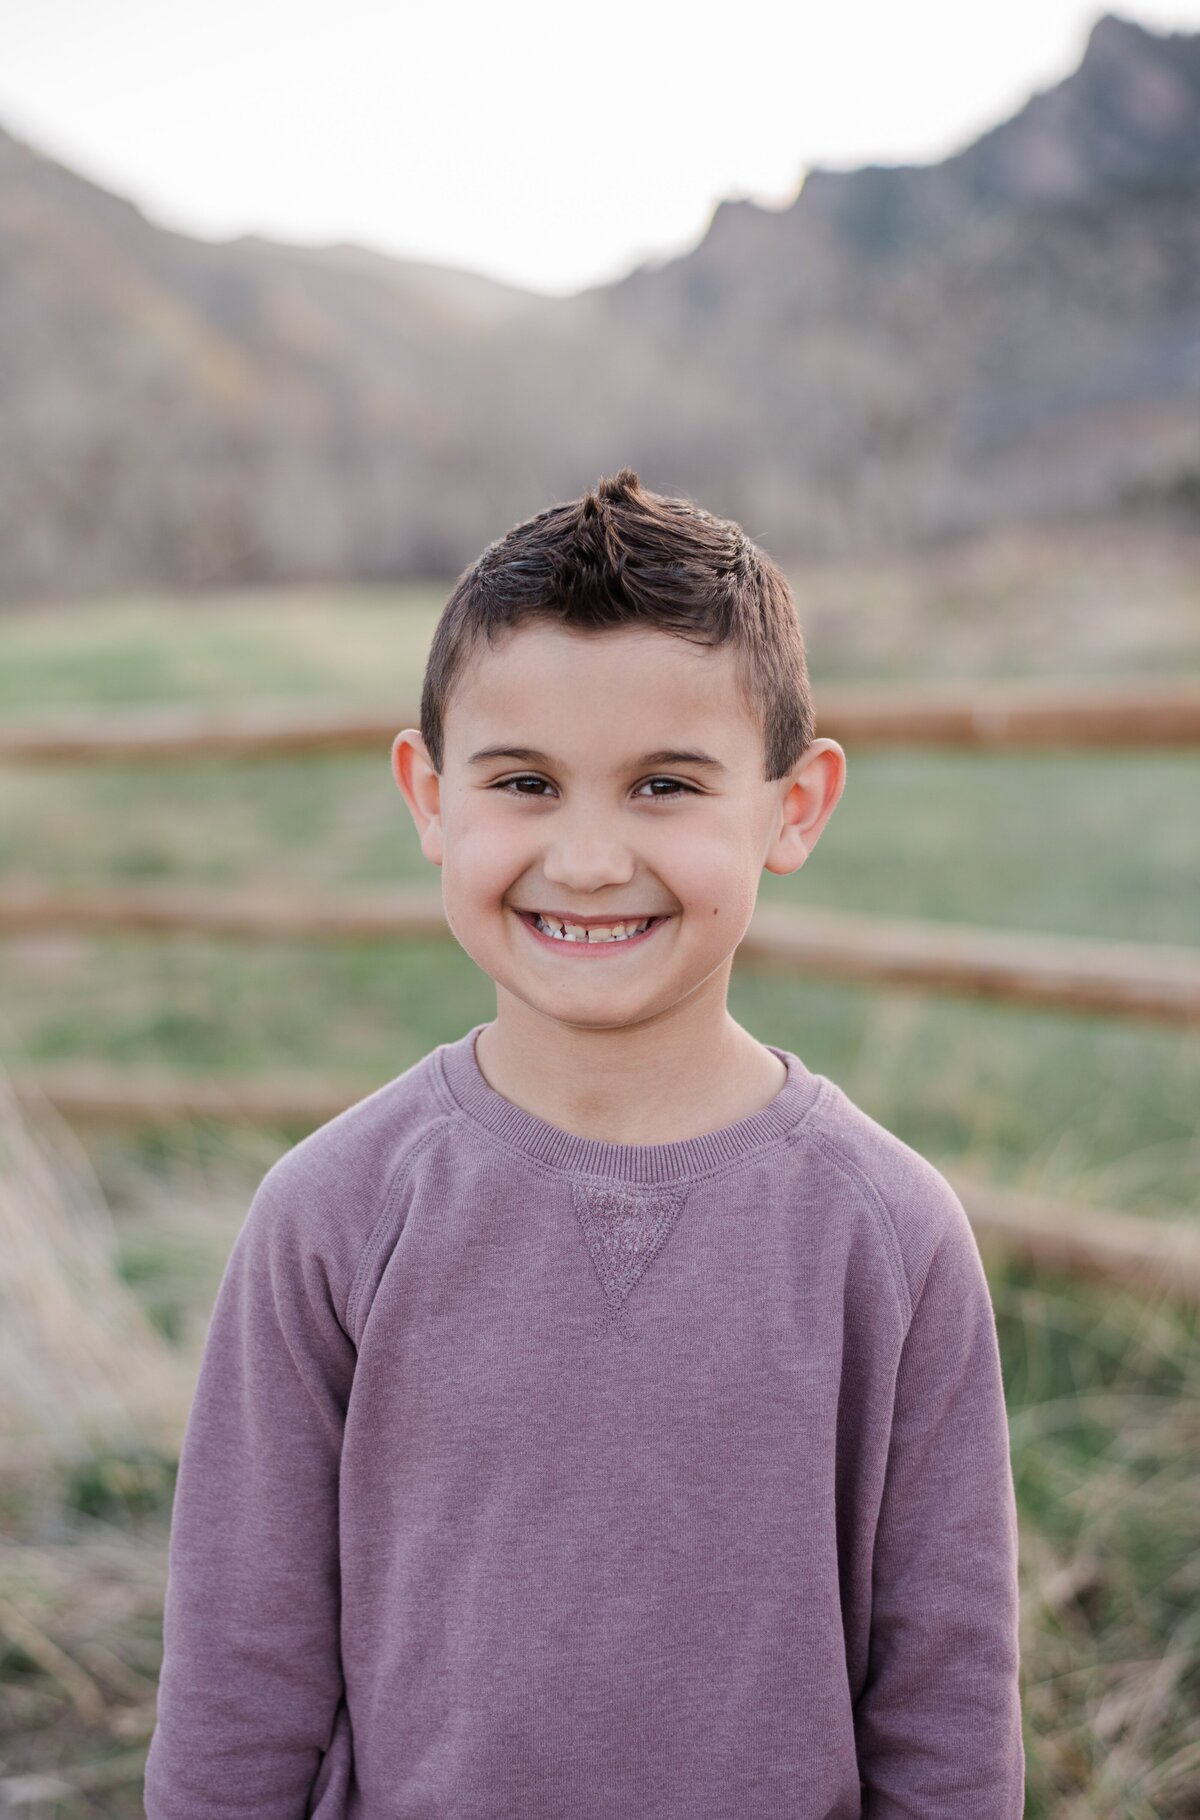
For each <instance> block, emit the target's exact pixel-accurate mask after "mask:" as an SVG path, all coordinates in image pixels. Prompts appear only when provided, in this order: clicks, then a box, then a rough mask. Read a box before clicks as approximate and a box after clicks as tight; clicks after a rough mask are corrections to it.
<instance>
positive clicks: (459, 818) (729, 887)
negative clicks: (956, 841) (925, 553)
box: [392, 469, 845, 1029]
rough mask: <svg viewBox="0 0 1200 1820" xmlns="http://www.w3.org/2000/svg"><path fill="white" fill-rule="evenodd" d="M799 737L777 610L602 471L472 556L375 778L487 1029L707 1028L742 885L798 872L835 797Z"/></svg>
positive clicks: (738, 558) (794, 681)
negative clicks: (430, 873)
mask: <svg viewBox="0 0 1200 1820" xmlns="http://www.w3.org/2000/svg"><path fill="white" fill-rule="evenodd" d="M813 722H814V716H813V706H812V699H811V695H810V692H809V685H808V675H807V669H806V664H805V654H804V643H803V637H802V634H801V631H800V626H799V623H798V620H797V618H796V611H795V606H794V604H793V601H792V596H791V591H790V589H789V588H788V585H787V582H786V580H785V579H784V577H783V575H782V574H781V573H780V571H779V570H778V569H777V568H776V567H775V565H774V564H773V563H772V562H771V561H770V560H769V559H768V558H767V557H766V556H765V555H764V554H763V553H762V551H760V550H758V549H757V548H756V547H755V545H754V544H752V543H751V542H750V541H749V539H748V538H747V537H746V535H745V533H744V532H743V531H742V530H741V529H740V527H739V526H737V525H735V524H732V523H730V522H727V521H724V520H721V519H716V518H714V517H712V516H711V515H710V514H709V513H707V512H703V511H701V510H700V509H699V508H698V507H696V506H694V505H692V504H691V503H690V502H689V501H687V500H680V499H667V498H663V497H661V496H659V495H657V494H654V493H648V492H644V491H643V490H642V488H641V487H640V485H639V483H638V479H637V476H636V474H634V473H633V472H632V471H631V470H629V469H624V470H622V472H621V473H620V474H618V475H616V476H615V477H614V478H612V479H608V480H602V481H600V482H599V483H598V484H597V486H596V487H595V488H594V489H593V491H592V492H590V493H588V494H587V495H586V496H585V497H584V498H582V499H579V500H575V501H573V502H572V503H571V504H569V505H564V506H555V507H553V508H551V509H550V510H549V511H546V512H542V513H540V514H539V515H538V517H536V518H534V519H531V520H529V521H528V522H527V523H525V524H522V525H518V526H516V527H515V528H514V529H513V530H511V531H509V532H508V533H507V535H506V536H504V537H502V538H500V539H499V540H498V541H497V542H496V543H494V544H492V545H490V546H489V547H488V549H487V550H485V551H484V553H483V555H482V556H481V557H480V558H479V559H478V561H477V562H476V563H474V564H473V565H472V567H471V568H470V569H468V570H467V571H466V573H465V574H464V575H463V576H462V577H461V578H460V580H459V582H458V584H457V586H456V587H455V589H454V592H453V594H452V595H451V597H450V599H449V601H448V602H447V604H446V607H445V609H444V611H443V613H442V617H441V620H440V621H439V624H438V627H437V630H436V632H435V633H434V638H433V643H432V646H431V648H430V654H429V660H428V664H427V667H426V674H425V685H424V690H423V694H422V702H421V730H420V732H417V731H416V730H415V729H413V728H408V729H406V730H405V731H404V732H403V733H401V734H399V735H398V736H397V739H396V741H395V745H394V747H393V755H392V763H393V770H394V772H395V776H396V779H397V782H398V783H399V785H400V788H401V789H402V791H403V792H404V795H405V798H406V800H407V801H408V804H409V807H410V809H411V811H412V814H413V818H414V820H415V822H416V824H417V827H418V830H419V832H420V836H421V845H422V850H423V851H424V853H425V855H426V857H427V858H428V859H430V860H432V861H433V862H434V863H435V864H437V865H439V866H440V867H441V868H442V888H443V899H444V903H445V908H446V914H447V918H448V921H449V923H450V926H451V929H452V930H453V932H454V934H455V935H456V937H457V938H458V940H459V942H460V943H461V944H462V946H463V947H464V948H465V949H466V950H467V952H468V953H469V954H470V955H471V956H472V958H473V959H474V960H475V961H476V962H477V963H478V964H479V965H480V966H481V967H482V968H483V969H484V971H485V972H487V973H489V974H490V975H491V977H492V978H493V979H494V980H495V982H496V985H497V989H498V996H499V1008H500V1010H503V1009H504V1005H505V997H504V995H505V994H508V995H510V997H511V998H512V999H515V1000H520V1001H521V1002H522V1003H523V1004H524V1005H525V1006H526V1007H527V1008H529V1009H532V1010H534V1011H536V1012H539V1013H541V1014H542V1015H543V1016H546V1017H550V1018H552V1019H554V1020H556V1021H558V1022H560V1023H561V1022H565V1023H568V1024H571V1025H573V1026H584V1027H589V1028H597V1029H599V1028H603V1029H614V1028H624V1027H626V1026H628V1025H630V1024H632V1023H640V1022H644V1021H646V1020H647V1019H652V1018H655V1017H659V1016H662V1015H665V1014H666V1013H668V1012H670V1011H672V1010H673V1009H676V1008H679V1007H681V1006H683V1005H685V1004H686V1005H689V1006H691V1007H693V1008H696V1009H700V1010H703V1008H704V1007H707V1008H708V1009H710V1010H716V1009H719V1011H720V1015H721V1016H724V1015H725V1012H724V1005H725V995H726V990H727V985H728V976H729V970H730V966H731V964H732V958H733V952H734V949H735V948H736V947H737V944H738V942H740V940H741V939H742V936H743V935H744V934H745V931H746V928H747V926H748V924H749V920H750V916H751V914H752V912H753V909H754V902H755V898H756V895H757V890H758V880H759V878H760V876H761V874H762V871H763V868H764V867H766V869H767V870H769V871H772V872H777V873H788V872H794V871H795V870H796V869H797V868H798V867H800V866H801V865H803V863H804V861H805V859H806V858H807V856H808V853H809V851H810V850H811V848H812V847H813V845H814V844H815V842H816V839H817V837H818V835H819V834H820V831H821V829H822V827H823V826H824V824H825V822H826V821H827V820H828V817H829V815H830V814H831V813H832V811H833V808H834V806H835V804H836V802H837V799H838V797H839V795H840V794H841V789H842V785H843V783H844V777H845V756H844V754H843V752H842V749H841V747H840V746H838V745H837V744H836V742H834V741H833V740H829V739H815V738H814V736H813ZM647 919H649V927H648V928H647V929H646V930H645V931H644V932H641V931H640V928H639V926H640V925H641V924H642V923H643V922H646V921H647ZM564 925H565V926H564ZM597 967H599V969H600V971H599V972H597Z"/></svg>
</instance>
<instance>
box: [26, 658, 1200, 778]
mask: <svg viewBox="0 0 1200 1820" xmlns="http://www.w3.org/2000/svg"><path fill="white" fill-rule="evenodd" d="M816 706H817V731H818V733H819V734H821V735H824V736H828V737H830V738H833V739H836V740H839V741H840V742H842V743H843V744H845V745H852V746H855V747H860V746H878V745H887V746H895V745H910V746H959V747H984V748H990V749H997V748H1003V747H1023V746H1036V747H1039V748H1045V747H1076V748H1086V747H1093V748H1094V747H1099V748H1101V749H1103V750H1105V751H1107V750H1110V749H1111V748H1112V747H1114V746H1125V747H1128V746H1137V747H1164V746H1165V747H1180V746H1196V745H1200V682H1197V681H1184V682H1161V683H1160V682H1143V683H1137V684H1130V683H1125V684H1122V685H1121V686H1120V687H1100V686H1098V685H1097V686H1090V687H1087V688H1083V687H1080V688H1075V689H1064V688H1063V686H1062V684H1061V683H1060V682H1057V681H1048V680H1043V679H1041V678H1037V679H1024V680H1021V681H1014V682H995V681H987V682H970V683H962V682H956V683H949V682H948V683H943V684H938V685H936V686H935V685H926V686H924V687H922V688H917V689H914V688H912V687H911V686H909V685H907V684H906V685H904V686H903V687H901V686H892V687H886V688H885V687H880V686H876V687H870V688H867V687H862V686H859V687H854V688H850V687H844V686H838V685H831V686H830V687H829V688H818V689H817V691H816ZM417 724H418V714H417V709H416V707H415V706H414V705H411V704H410V706H409V707H408V708H407V710H402V709H401V708H398V707H396V706H393V705H391V704H389V703H380V704H378V705H377V706H370V705H368V706H364V707H359V708H348V707H347V706H346V704H345V702H336V701H333V702H331V701H312V702H308V703H305V704H304V705H303V706H300V707H298V706H297V705H296V703H295V701H294V700H289V701H287V702H277V703H271V702H258V703H251V704H250V705H248V706H247V707H245V708H239V709H236V710H234V709H226V710H217V709H211V708H204V709H202V708H193V707H190V706H188V707H182V706H181V707H153V708H122V709H119V710H116V709H114V710H112V711H110V712H109V713H107V714H105V715H80V714H71V715H62V716H54V717H39V719H37V720H28V721H24V722H22V721H17V720H12V719H8V720H5V721H0V759H8V760H12V761H17V760H20V761H26V760H36V761H37V762H39V763H74V762H78V761H80V760H86V761H88V762H89V763H99V762H107V763H117V764H139V763H141V764H148V763H153V762H156V761H158V760H160V759H163V758H170V759H196V758H220V759H231V758H236V759H247V758H280V757H289V756H293V755H298V754H314V753H329V752H361V751H383V752H386V751H387V750H388V749H389V747H390V746H391V743H392V740H393V739H394V738H395V736H396V734H397V733H398V732H399V731H400V728H401V727H412V726H416V725H417Z"/></svg>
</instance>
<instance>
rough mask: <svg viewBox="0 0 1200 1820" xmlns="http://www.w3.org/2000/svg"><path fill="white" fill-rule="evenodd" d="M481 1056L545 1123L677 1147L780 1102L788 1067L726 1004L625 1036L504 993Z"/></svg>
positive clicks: (503, 1087) (481, 1039)
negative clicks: (568, 1020)
mask: <svg viewBox="0 0 1200 1820" xmlns="http://www.w3.org/2000/svg"><path fill="white" fill-rule="evenodd" d="M497 997H498V1005H497V1013H496V1019H495V1021H494V1022H493V1023H491V1024H486V1025H485V1026H484V1028H483V1029H482V1030H481V1031H480V1033H479V1036H478V1038H477V1039H476V1044H475V1058H476V1061H477V1062H478V1064H479V1068H480V1071H481V1072H482V1074H483V1078H484V1079H485V1081H486V1082H487V1083H488V1085H489V1087H492V1088H493V1089H494V1090H495V1092H497V1093H499V1094H501V1095H502V1096H503V1098H505V1099H506V1100H511V1101H512V1103H513V1104H514V1105H515V1106H519V1107H521V1109H522V1110H523V1111H525V1112H529V1113H532V1114H533V1116H534V1117H535V1118H540V1119H543V1120H544V1121H545V1122H546V1124H548V1125H554V1126H555V1127H557V1129H558V1130H560V1131H569V1132H571V1133H572V1134H573V1135H574V1136H576V1137H584V1138H593V1139H596V1140H597V1141H599V1142H601V1143H607V1144H669V1143H676V1142H681V1141H682V1140H684V1139H686V1138H693V1137H700V1136H702V1135H703V1134H704V1133H705V1132H708V1131H718V1130H720V1129H721V1128H722V1127H723V1126H726V1125H733V1124H736V1123H737V1121H738V1120H739V1119H743V1118H749V1117H750V1116H751V1114H752V1113H755V1112H760V1111H761V1110H762V1109H763V1107H765V1106H768V1105H770V1103H771V1101H772V1100H773V1099H774V1098H775V1097H776V1095H777V1094H778V1093H779V1091H780V1089H781V1088H782V1087H783V1085H784V1083H785V1081H786V1080H787V1069H786V1067H785V1066H784V1064H783V1063H782V1062H781V1061H780V1060H779V1057H778V1056H776V1055H773V1054H772V1053H771V1051H770V1050H769V1049H768V1048H766V1047H765V1045H764V1044H762V1043H760V1042H758V1041H757V1039H756V1038H755V1037H752V1036H751V1035H750V1033H749V1031H748V1030H744V1029H743V1028H742V1026H741V1025H740V1024H739V1023H737V1022H736V1021H735V1020H734V1018H733V1017H731V1016H730V1014H729V1012H728V1011H727V1010H726V1009H725V1008H724V1007H723V1006H722V1007H720V1008H719V1015H717V1016H716V1017H714V1015H713V1011H712V1008H711V1007H707V1006H704V1005H699V1006H696V1007H695V1008H694V1009H693V1008H692V1007H691V1006H683V1007H676V1008H674V1009H673V1010H672V1012H671V1013H670V1014H668V1015H667V1016H666V1017H664V1018H662V1019H656V1020H653V1021H650V1022H647V1023H643V1024H636V1025H633V1026H631V1027H628V1028H625V1029H619V1030H586V1029H581V1028H579V1027H578V1026H573V1025H566V1024H560V1023H557V1022H556V1021H555V1020H554V1019H553V1018H547V1017H544V1016H543V1015H542V1014H541V1013H540V1012H537V1011H533V1010H531V1009H530V1007H529V1006H528V1005H525V1004H523V1003H522V1002H521V1001H520V1000H519V999H515V998H512V997H511V995H510V994H507V993H504V992H499V993H498V995H497Z"/></svg>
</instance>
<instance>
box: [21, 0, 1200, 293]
mask: <svg viewBox="0 0 1200 1820" xmlns="http://www.w3.org/2000/svg"><path fill="white" fill-rule="evenodd" d="M1105 10H1106V9H1105V7H1104V5H1103V0H1096V3H1094V4H1084V0H985V3H984V4H983V5H970V4H967V3H966V0H905V3H904V4H903V5H900V4H897V0H850V3H848V4H847V3H845V0H843V3H842V4H838V3H837V0H834V3H833V4H832V5H830V4H825V5H813V4H806V3H805V0H725V4H722V5H714V4H711V3H710V0H602V3H601V4H598V5H587V4H576V5H573V4H571V3H570V0H557V3H556V4H551V3H550V0H490V3H489V4H486V5H480V6H479V7H478V8H475V7H471V6H466V5H463V4H462V3H461V0H459V4H457V5H455V4H453V0H451V3H450V4H443V5H438V4H436V0H434V3H430V0H424V3H422V4H417V3H414V0H409V3H408V4H395V3H394V0H393V4H391V5H385V4H383V3H382V0H338V4H336V5H328V4H326V5H320V6H318V5H315V4H313V3H312V0H204V4H203V5H198V4H194V3H193V4H191V5H187V4H185V3H184V0H99V3H98V0H15V4H10V5H9V6H8V7H7V8H6V9H5V20H4V31H3V54H2V58H0V125H3V126H5V127H6V128H7V129H8V130H9V131H10V132H12V133H15V134H17V135H18V137H20V138H23V139H26V140H28V141H29V142H30V143H31V144H33V145H35V146H36V147H37V148H38V149H39V150H41V151H44V152H46V153H48V154H50V155H51V156H52V157H56V158H58V159H59V160H60V161H61V162H63V163H66V164H70V165H72V166H73V167H74V168H75V169H77V170H80V171H82V172H83V173H84V174H85V175H87V176H89V177H91V178H92V179H93V180H94V181H96V182H98V183H101V184H103V185H104V186H105V187H106V188H108V189H112V190H116V191H118V192H119V193H121V194H123V195H125V196H128V197H130V198H131V199H132V200H133V201H135V202H136V203H138V205H139V206H140V207H141V208H142V209H143V210H144V211H145V213H146V214H148V215H149V216H150V217H151V218H152V219H154V220H156V221H160V222H162V223H165V224H167V225H169V226H172V227H177V228H180V229H182V230H184V231H185V232H188V233H193V234H200V235H204V236H207V237H209V238H213V239H224V238H226V237H227V236H231V235H235V234H241V233H260V234H266V235H269V236H270V237H271V238H273V239H278V240H290V241H297V242H303V243H306V244H320V243H323V242H324V243H327V242H330V241H342V240H352V241H357V242H359V243H360V244H362V245H365V246H370V247H375V248H377V249H379V250H380V251H383V252H388V253H395V254H399V255H401V256H404V257H409V258H417V259H429V260H434V261H437V262H438V263H440V264H445V265H458V266H466V267H470V268H473V269H475V270H477V271H483V272H488V273H490V274H491V275H493V276H495V277H499V278H505V279H508V280H509V281H511V282H514V283H517V284H522V285H526V286H528V287H530V288H534V289H541V290H547V291H570V290H575V289H578V288H580V287H582V286H584V285H586V284H589V283H595V282H599V281H602V280H604V279H607V278H612V277H616V276H617V275H619V274H620V273H621V272H623V271H626V270H627V269H628V268H629V267H630V266H632V265H634V264H636V263H637V262H638V261H639V260H641V259H644V258H647V257H662V256H665V255H667V254H670V253H675V252H680V251H682V250H684V248H686V247H688V246H690V245H692V244H694V242H695V241H696V240H697V239H698V238H699V237H700V235H701V233H702V232H703V230H704V227H705V225H706V223H707V221H708V218H709V216H710V214H711V212H712V209H713V206H714V204H715V203H716V202H717V201H718V200H720V198H722V197H724V196H735V195H751V196H754V197H755V198H756V199H757V200H759V201H763V202H768V203H775V204H783V203H785V202H789V201H791V200H792V198H793V197H794V196H795V194H796V192H797V189H798V187H799V184H800V181H801V178H802V175H803V172H804V170H805V169H806V168H807V167H808V166H810V165H813V164H823V165H832V166H835V167H841V168H845V167H848V166H852V165H856V164H865V163H869V162H877V163H904V162H925V161H926V160H930V159H936V158H939V157H942V156H944V155H945V154H946V153H948V152H951V151H956V150H957V149H958V148H959V147H960V146H962V145H964V144H966V143H967V142H968V141H969V140H970V139H972V138H974V137H975V136H976V134H977V133H979V132H980V131H983V130H984V129H986V128H987V127H989V126H993V125H995V124H997V123H998V122H999V121H1000V120H1002V119H1004V118H1005V117H1006V116H1007V115H1009V114H1010V113H1012V112H1014V111H1015V109H1016V108H1017V107H1019V106H1020V105H1021V104H1022V103H1023V102H1024V101H1025V100H1026V99H1027V98H1028V96H1029V95H1030V94H1031V93H1032V92H1033V91H1034V90H1035V89H1041V88H1047V87H1049V86H1051V85H1052V84H1053V83H1055V82H1057V81H1058V80H1060V79H1061V78H1062V77H1063V76H1065V75H1067V74H1068V73H1069V72H1070V70H1072V69H1073V68H1074V67H1075V66H1076V64H1077V63H1078V61H1079V58H1080V56H1081V55H1082V52H1083V48H1084V45H1085V43H1086V40H1087V35H1088V31H1089V29H1090V27H1091V25H1092V24H1093V22H1094V21H1095V20H1096V19H1097V18H1098V17H1099V16H1100V15H1101V14H1102V13H1103V12H1104V11H1105ZM1113 10H1117V11H1120V10H1122V9H1121V8H1120V7H1119V6H1118V7H1114V8H1113ZM1124 16H1125V17H1129V18H1136V19H1137V20H1138V21H1139V22H1140V23H1141V24H1143V25H1145V26H1147V27H1149V28H1150V29H1151V30H1156V31H1167V30H1175V31H1200V0H1174V3H1172V0H1137V4H1136V6H1133V7H1131V8H1130V10H1129V11H1128V12H1125V13H1124Z"/></svg>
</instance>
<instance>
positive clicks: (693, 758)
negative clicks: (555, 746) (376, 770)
mask: <svg viewBox="0 0 1200 1820" xmlns="http://www.w3.org/2000/svg"><path fill="white" fill-rule="evenodd" d="M493 758H515V759H516V760H517V761H518V762H519V763H520V764H524V765H549V764H552V763H553V762H554V761H553V760H552V759H551V758H549V757H548V756H547V754H546V753H545V752H539V751H537V749H536V748H535V747H533V746H482V747H481V748H480V750H479V751H478V752H472V754H471V756H470V758H469V759H468V760H467V763H468V764H469V765H482V764H486V763H487V762H488V761H489V760H490V759H493ZM643 765H705V766H707V767H708V769H709V770H710V771H724V770H725V766H724V765H723V764H722V763H721V761H720V759H719V758H713V757H712V755H711V753H708V752H694V751H687V752H676V751H662V752H647V753H645V754H643V756H642V757H641V758H639V759H635V760H634V762H633V764H632V765H631V767H630V769H631V770H640V769H641V767H642V766H643Z"/></svg>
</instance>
